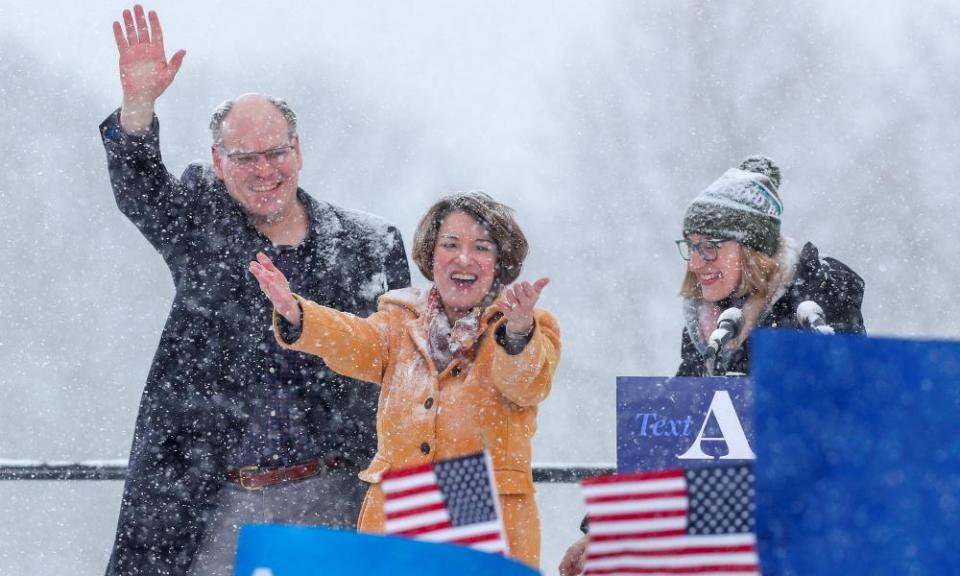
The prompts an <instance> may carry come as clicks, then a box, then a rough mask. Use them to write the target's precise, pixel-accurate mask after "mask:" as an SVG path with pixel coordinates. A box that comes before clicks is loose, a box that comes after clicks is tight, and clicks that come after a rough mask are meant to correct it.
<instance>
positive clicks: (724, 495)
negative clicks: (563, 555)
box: [581, 465, 760, 576]
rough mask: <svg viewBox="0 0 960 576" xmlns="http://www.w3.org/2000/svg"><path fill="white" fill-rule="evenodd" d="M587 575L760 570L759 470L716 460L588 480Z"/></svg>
mask: <svg viewBox="0 0 960 576" xmlns="http://www.w3.org/2000/svg"><path fill="white" fill-rule="evenodd" d="M581 484H582V486H583V493H584V498H585V499H586V502H587V517H588V518H589V522H590V542H589V544H587V552H586V554H587V558H586V564H585V566H584V574H604V575H615V574H657V575H671V576H675V575H678V574H681V575H682V574H696V575H697V576H704V575H712V576H720V575H725V576H727V575H736V576H743V575H745V574H756V575H758V576H759V574H760V560H759V558H758V556H757V539H756V534H755V530H754V489H753V469H752V468H751V467H750V466H749V465H743V466H714V467H710V468H699V469H695V470H679V469H678V470H667V471H663V472H642V473H638V474H625V475H622V476H607V477H604V478H595V479H592V480H584V481H583V482H582V483H581Z"/></svg>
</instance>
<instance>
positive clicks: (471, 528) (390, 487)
mask: <svg viewBox="0 0 960 576" xmlns="http://www.w3.org/2000/svg"><path fill="white" fill-rule="evenodd" d="M380 486H381V488H382V489H383V494H384V497H385V503H384V509H385V512H386V530H385V531H386V533H387V534H393V535H396V536H409V537H412V538H416V539H418V540H427V541H430V542H445V543H448V544H462V545H464V546H469V547H471V548H476V549H478V550H483V551H484V552H493V553H498V554H506V553H507V543H506V537H505V535H504V530H503V521H502V519H501V518H502V516H501V514H500V502H499V500H498V498H497V491H496V485H495V484H494V479H493V466H492V465H491V461H490V457H489V455H488V454H487V453H486V452H481V453H478V454H471V455H468V456H460V457H457V458H451V459H449V460H442V461H437V462H433V463H430V464H424V465H421V466H417V467H414V468H407V469H403V470H391V471H389V472H387V473H385V474H384V475H383V481H382V482H381V484H380Z"/></svg>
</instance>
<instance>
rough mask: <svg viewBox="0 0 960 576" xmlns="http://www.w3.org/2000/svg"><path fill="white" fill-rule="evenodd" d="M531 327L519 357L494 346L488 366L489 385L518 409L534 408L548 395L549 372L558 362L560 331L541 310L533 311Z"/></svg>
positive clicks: (551, 319) (546, 313)
mask: <svg viewBox="0 0 960 576" xmlns="http://www.w3.org/2000/svg"><path fill="white" fill-rule="evenodd" d="M534 322H535V327H534V330H533V334H532V335H531V337H530V341H529V342H527V345H526V346H524V348H523V350H522V351H521V352H520V353H519V354H510V353H508V352H507V350H506V349H505V348H504V347H503V346H500V345H497V347H496V351H495V352H494V355H493V361H492V363H491V366H490V375H491V377H492V378H491V382H492V384H493V386H494V387H495V388H496V389H497V390H499V391H500V393H501V394H503V395H504V396H505V397H506V398H507V399H509V400H510V401H511V402H513V403H514V404H517V405H518V406H535V405H537V404H539V403H540V402H542V401H543V400H544V399H545V398H546V397H547V395H548V394H550V387H551V382H552V381H553V373H554V371H555V370H556V368H557V363H558V362H559V361H560V328H559V327H558V326H557V321H556V320H555V319H554V317H553V316H552V315H551V314H550V313H549V312H547V311H545V310H534Z"/></svg>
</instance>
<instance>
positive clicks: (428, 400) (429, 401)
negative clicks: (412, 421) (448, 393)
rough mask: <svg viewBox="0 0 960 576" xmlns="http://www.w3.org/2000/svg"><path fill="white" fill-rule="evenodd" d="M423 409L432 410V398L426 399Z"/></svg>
mask: <svg viewBox="0 0 960 576" xmlns="http://www.w3.org/2000/svg"><path fill="white" fill-rule="evenodd" d="M423 407H424V408H426V409H427V410H429V409H431V408H433V396H431V397H429V398H427V401H426V402H424V403H423Z"/></svg>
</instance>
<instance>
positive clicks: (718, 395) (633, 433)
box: [617, 377, 755, 474]
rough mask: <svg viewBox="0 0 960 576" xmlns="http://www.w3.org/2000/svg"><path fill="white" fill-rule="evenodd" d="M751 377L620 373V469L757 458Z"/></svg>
mask: <svg viewBox="0 0 960 576" xmlns="http://www.w3.org/2000/svg"><path fill="white" fill-rule="evenodd" d="M752 409H753V389H752V386H751V383H750V380H749V379H748V378H743V377H730V378H663V377H660V378H641V377H620V378H617V471H618V472H619V473H621V474H625V473H628V472H640V471H646V470H669V469H673V468H697V467H702V466H709V465H714V464H733V463H745V462H752V461H753V459H754V457H755V456H754V451H753V449H752V445H753V423H752V419H751V416H750V415H751V410H752Z"/></svg>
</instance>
